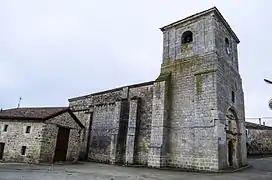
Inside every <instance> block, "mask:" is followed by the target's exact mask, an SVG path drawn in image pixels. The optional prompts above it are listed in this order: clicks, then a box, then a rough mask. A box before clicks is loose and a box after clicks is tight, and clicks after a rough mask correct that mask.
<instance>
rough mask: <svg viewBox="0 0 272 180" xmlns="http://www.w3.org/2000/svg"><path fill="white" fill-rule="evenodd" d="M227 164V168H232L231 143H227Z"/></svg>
mask: <svg viewBox="0 0 272 180" xmlns="http://www.w3.org/2000/svg"><path fill="white" fill-rule="evenodd" d="M228 162H229V166H230V167H232V166H233V144H232V142H231V141H229V143H228Z"/></svg>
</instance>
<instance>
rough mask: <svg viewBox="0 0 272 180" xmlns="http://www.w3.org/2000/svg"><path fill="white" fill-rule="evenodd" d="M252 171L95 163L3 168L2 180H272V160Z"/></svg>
mask: <svg viewBox="0 0 272 180" xmlns="http://www.w3.org/2000/svg"><path fill="white" fill-rule="evenodd" d="M249 163H250V164H251V165H252V166H253V168H250V169H246V170H244V171H241V172H236V173H189V172H177V171H166V170H155V169H146V168H129V167H120V166H112V165H105V164H96V163H84V164H73V165H54V166H45V165H44V166H41V165H40V166H37V165H24V164H0V180H72V179H76V180H85V179H88V180H90V179H91V180H110V179H114V180H132V179H133V180H134V179H135V180H141V179H142V180H143V179H148V180H182V179H184V180H185V179H186V180H196V179H197V180H199V179H201V180H215V179H218V180H245V179H246V180H262V179H266V180H272V157H270V158H259V159H249Z"/></svg>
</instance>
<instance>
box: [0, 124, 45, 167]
mask: <svg viewBox="0 0 272 180" xmlns="http://www.w3.org/2000/svg"><path fill="white" fill-rule="evenodd" d="M4 125H8V128H7V132H4ZM27 126H31V129H30V133H25V131H26V127H27ZM43 128H44V126H43V123H39V122H34V121H24V122H22V121H16V120H11V121H6V120H0V142H1V143H5V149H4V156H3V160H4V161H14V162H28V163H38V162H39V157H40V151H41V141H42V132H43ZM22 146H26V153H25V155H22V154H21V149H22Z"/></svg>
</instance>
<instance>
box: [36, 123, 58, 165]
mask: <svg viewBox="0 0 272 180" xmlns="http://www.w3.org/2000/svg"><path fill="white" fill-rule="evenodd" d="M58 130H59V128H58V127H57V126H56V125H55V124H43V132H42V140H41V152H40V162H42V163H43V162H45V163H53V161H54V155H55V149H56V143H57V137H58Z"/></svg>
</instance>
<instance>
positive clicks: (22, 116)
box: [0, 107, 84, 127]
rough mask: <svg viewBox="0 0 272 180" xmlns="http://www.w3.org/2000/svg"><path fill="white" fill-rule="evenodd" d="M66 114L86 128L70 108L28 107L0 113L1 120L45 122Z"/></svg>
mask: <svg viewBox="0 0 272 180" xmlns="http://www.w3.org/2000/svg"><path fill="white" fill-rule="evenodd" d="M64 112H68V113H69V114H70V115H71V116H72V118H73V119H74V120H75V121H76V123H77V124H78V125H79V126H80V127H84V126H83V124H82V123H81V122H80V121H79V120H78V118H77V117H76V116H75V115H74V114H73V113H72V111H71V110H70V109H69V107H31V108H29V107H27V108H13V109H5V110H1V111H0V119H8V120H12V119H16V120H40V121H45V120H48V119H50V118H53V117H55V116H57V115H60V114H62V113H64Z"/></svg>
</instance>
